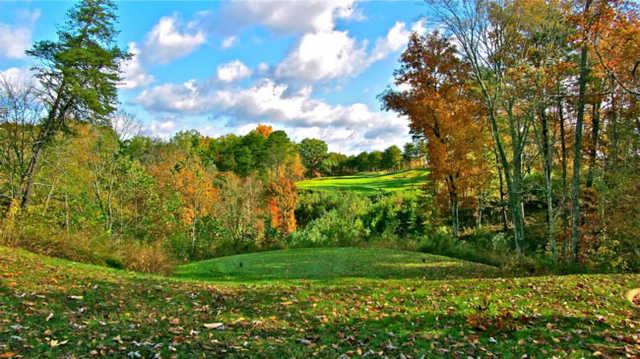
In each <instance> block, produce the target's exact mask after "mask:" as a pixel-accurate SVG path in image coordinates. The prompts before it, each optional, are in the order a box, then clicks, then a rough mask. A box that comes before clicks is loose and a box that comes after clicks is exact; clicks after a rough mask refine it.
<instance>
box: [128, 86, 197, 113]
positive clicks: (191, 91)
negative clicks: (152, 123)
mask: <svg viewBox="0 0 640 359" xmlns="http://www.w3.org/2000/svg"><path fill="white" fill-rule="evenodd" d="M136 101H137V102H138V103H139V104H141V105H142V106H144V107H146V108H147V109H150V110H154V111H167V112H177V113H202V112H204V111H206V110H207V108H208V106H207V102H206V99H205V98H204V97H203V96H202V95H201V93H200V91H199V90H198V87H197V86H196V82H195V80H189V81H187V82H184V83H182V84H163V85H159V86H154V87H152V88H150V89H145V90H144V91H142V92H141V93H140V94H139V95H138V97H137V100H136Z"/></svg>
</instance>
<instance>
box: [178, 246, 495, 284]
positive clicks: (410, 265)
mask: <svg viewBox="0 0 640 359" xmlns="http://www.w3.org/2000/svg"><path fill="white" fill-rule="evenodd" d="M176 274H177V276H178V277H180V278H192V279H203V280H215V281H240V282H247V281H274V280H275V281H281V280H289V279H313V280H324V281H333V282H337V281H344V280H345V279H348V278H349V279H355V278H370V279H385V278H388V279H392V278H395V279H399V278H419V279H442V278H468V277H470V276H492V275H493V276H495V275H497V274H498V271H497V270H496V269H495V268H493V267H490V266H486V265H482V264H477V263H471V262H464V261H460V260H457V259H452V258H448V257H442V256H434V255H429V254H424V253H418V252H407V251H398V250H391V249H377V248H376V249H366V248H305V249H290V250H282V251H272V252H264V253H251V254H242V255H237V256H230V257H222V258H216V259H212V260H208V261H202V262H196V263H191V264H187V265H184V266H181V267H180V268H179V269H178V271H177V273H176Z"/></svg>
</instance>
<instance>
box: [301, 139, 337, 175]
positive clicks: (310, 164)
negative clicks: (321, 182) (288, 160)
mask: <svg viewBox="0 0 640 359" xmlns="http://www.w3.org/2000/svg"><path fill="white" fill-rule="evenodd" d="M298 148H299V150H300V156H301V157H302V164H303V165H304V166H305V167H306V168H307V171H308V172H309V174H310V175H311V176H313V177H317V176H319V175H320V168H321V166H322V162H323V161H324V160H325V159H326V158H327V156H328V150H329V147H328V146H327V143H326V142H324V141H322V140H318V139H315V138H305V139H304V140H302V141H301V142H300V145H298Z"/></svg>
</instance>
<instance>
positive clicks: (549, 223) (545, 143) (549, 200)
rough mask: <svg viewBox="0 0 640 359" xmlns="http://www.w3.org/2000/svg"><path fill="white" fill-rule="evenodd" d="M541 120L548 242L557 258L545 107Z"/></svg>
mask: <svg viewBox="0 0 640 359" xmlns="http://www.w3.org/2000/svg"><path fill="white" fill-rule="evenodd" d="M540 121H541V124H542V156H543V167H544V192H545V193H544V194H545V197H546V200H547V211H546V212H547V243H549V245H550V246H551V255H552V256H553V258H556V247H557V244H556V240H555V236H554V231H553V186H552V183H551V170H552V168H551V167H552V164H553V161H552V158H551V144H550V141H549V124H548V119H547V114H546V113H545V109H544V108H541V109H540Z"/></svg>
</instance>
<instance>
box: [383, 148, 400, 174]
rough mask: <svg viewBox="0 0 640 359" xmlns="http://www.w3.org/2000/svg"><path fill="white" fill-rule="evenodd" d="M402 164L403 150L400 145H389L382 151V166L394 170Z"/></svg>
mask: <svg viewBox="0 0 640 359" xmlns="http://www.w3.org/2000/svg"><path fill="white" fill-rule="evenodd" d="M401 164H402V151H401V150H400V148H398V146H389V147H388V148H387V149H386V150H384V152H383V153H382V168H383V169H385V170H393V169H398V168H400V165H401Z"/></svg>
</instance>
